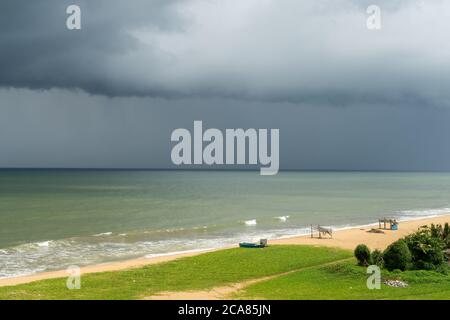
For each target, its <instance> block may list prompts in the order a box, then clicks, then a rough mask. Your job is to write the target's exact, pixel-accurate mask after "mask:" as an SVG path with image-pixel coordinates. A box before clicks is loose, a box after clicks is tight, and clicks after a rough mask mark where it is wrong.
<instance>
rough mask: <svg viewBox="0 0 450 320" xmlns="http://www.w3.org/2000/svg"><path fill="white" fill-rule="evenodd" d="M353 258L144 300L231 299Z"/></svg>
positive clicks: (160, 294)
mask: <svg viewBox="0 0 450 320" xmlns="http://www.w3.org/2000/svg"><path fill="white" fill-rule="evenodd" d="M351 259H353V258H346V259H340V260H336V261H332V262H328V263H324V264H320V265H314V266H309V267H304V268H299V269H294V270H290V271H287V272H282V273H277V274H274V275H271V276H266V277H261V278H257V279H251V280H246V281H242V282H239V283H234V284H231V285H228V286H223V287H216V288H212V289H209V290H198V291H170V292H169V291H167V292H160V293H158V294H155V295H153V296H149V297H145V298H144V300H224V299H232V298H233V297H232V296H233V294H235V293H237V292H238V291H240V290H242V289H244V288H246V287H248V286H250V285H253V284H256V283H259V282H263V281H267V280H272V279H275V278H278V277H282V276H285V275H288V274H291V273H294V272H298V271H303V270H308V269H312V268H317V267H325V266H328V265H333V264H337V263H340V262H344V261H349V260H351Z"/></svg>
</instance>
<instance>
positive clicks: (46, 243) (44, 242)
mask: <svg viewBox="0 0 450 320" xmlns="http://www.w3.org/2000/svg"><path fill="white" fill-rule="evenodd" d="M52 242H53V241H51V240H48V241H41V242H35V244H36V245H37V246H38V247H41V248H45V247H49V246H50V244H51V243H52Z"/></svg>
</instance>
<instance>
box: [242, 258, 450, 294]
mask: <svg viewBox="0 0 450 320" xmlns="http://www.w3.org/2000/svg"><path fill="white" fill-rule="evenodd" d="M367 277H368V275H367V274H366V269H365V268H362V267H358V266H356V265H355V264H354V262H345V263H339V264H335V265H330V266H325V267H315V268H311V269H307V270H303V271H299V272H294V273H291V274H289V275H286V276H281V277H278V278H275V279H272V280H268V281H265V282H261V283H257V284H254V285H252V286H249V287H247V288H246V289H245V290H243V291H242V292H240V293H238V294H237V295H236V298H247V299H254V298H262V299H450V275H443V274H440V273H436V272H431V271H406V272H400V273H389V272H387V271H383V272H382V277H383V278H387V279H402V280H405V281H406V282H408V284H409V287H408V288H393V287H389V286H387V285H384V284H382V285H381V289H380V290H368V289H367V286H366V280H367Z"/></svg>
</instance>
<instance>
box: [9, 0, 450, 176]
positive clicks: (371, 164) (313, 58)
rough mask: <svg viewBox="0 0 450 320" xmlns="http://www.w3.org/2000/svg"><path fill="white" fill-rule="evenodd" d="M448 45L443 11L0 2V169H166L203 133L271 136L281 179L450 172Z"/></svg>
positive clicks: (336, 4) (353, 5)
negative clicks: (375, 26) (371, 18)
mask: <svg viewBox="0 0 450 320" xmlns="http://www.w3.org/2000/svg"><path fill="white" fill-rule="evenodd" d="M73 3H76V4H79V5H80V7H81V10H82V30H80V31H68V30H67V29H66V27H65V20H66V17H67V15H66V13H65V9H66V7H67V6H68V5H69V4H73ZM369 4H377V5H379V6H380V7H381V10H382V11H381V13H382V30H380V31H370V30H368V29H367V28H366V19H367V17H368V15H367V14H366V8H367V6H368V5H369ZM449 30H450V3H449V2H448V1H444V0H442V1H441V0H430V1H400V0H397V1H395V0H389V1H387V0H377V1H373V0H372V1H361V0H358V1H357V0H333V1H331V0H324V1H320V2H319V1H313V0H304V1H298V0H227V1H225V0H209V1H207V0H184V1H181V0H180V1H170V0H158V1H144V0H132V1H127V2H125V1H118V0H96V1H87V0H83V1H73V0H72V1H61V0H40V1H25V0H14V1H12V0H3V1H1V3H0V48H1V49H0V167H102V168H109V167H122V168H125V167H128V168H164V167H168V166H170V150H171V147H172V145H171V143H170V134H171V132H172V130H174V129H176V128H179V127H187V128H191V127H192V124H193V120H203V121H204V126H206V127H218V128H221V129H224V128H237V127H243V128H248V127H254V128H280V139H281V141H280V153H281V154H280V161H281V167H282V168H288V169H350V170H364V169H367V170H385V169H386V170H449V169H450V144H449V142H448V141H449V137H450V128H449V127H450V126H449V125H448V123H450V90H449V89H450V88H449V84H450V72H449V71H450V59H449V56H450V43H449V42H448V41H447V39H448V34H449Z"/></svg>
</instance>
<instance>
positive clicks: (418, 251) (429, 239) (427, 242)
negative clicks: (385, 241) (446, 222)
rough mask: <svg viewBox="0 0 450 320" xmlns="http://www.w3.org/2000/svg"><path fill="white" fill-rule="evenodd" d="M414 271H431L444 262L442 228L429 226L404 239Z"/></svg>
mask: <svg viewBox="0 0 450 320" xmlns="http://www.w3.org/2000/svg"><path fill="white" fill-rule="evenodd" d="M405 241H406V244H407V245H408V248H409V251H410V252H411V256H412V264H413V268H414V269H419V270H432V269H435V268H437V267H439V266H440V265H442V264H443V263H444V261H445V258H444V252H443V251H444V247H445V245H444V241H443V240H442V227H441V226H440V225H438V226H434V225H431V228H422V229H420V230H419V231H417V232H416V233H413V234H411V235H409V236H407V237H405Z"/></svg>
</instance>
